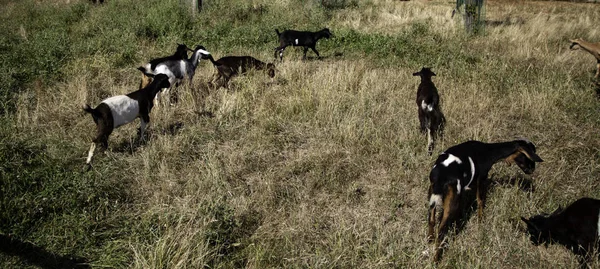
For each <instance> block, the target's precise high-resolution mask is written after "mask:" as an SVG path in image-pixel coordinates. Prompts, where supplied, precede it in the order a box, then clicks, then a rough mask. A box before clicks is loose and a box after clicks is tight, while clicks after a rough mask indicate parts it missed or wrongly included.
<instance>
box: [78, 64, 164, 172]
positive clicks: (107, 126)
mask: <svg viewBox="0 0 600 269" xmlns="http://www.w3.org/2000/svg"><path fill="white" fill-rule="evenodd" d="M150 76H154V75H152V74H150ZM170 86H171V84H170V83H169V77H168V76H167V75H165V74H158V75H156V76H154V79H153V80H152V83H150V84H149V85H148V86H146V87H145V88H143V89H141V90H137V91H134V92H131V93H128V94H126V95H117V96H113V97H110V98H107V99H104V100H103V101H102V102H101V103H100V104H99V105H98V106H97V107H96V108H91V107H90V106H89V105H88V104H84V105H83V110H84V111H85V112H87V113H90V114H91V115H92V117H93V118H94V122H95V123H96V137H95V138H94V139H93V140H92V145H91V146H90V151H89V153H88V157H87V160H86V164H87V167H88V169H89V168H90V167H91V162H92V157H94V151H95V150H96V146H100V147H101V148H102V149H103V150H104V149H107V148H108V136H110V134H111V133H112V131H113V130H114V129H115V128H117V127H119V126H121V125H124V124H127V123H130V122H132V121H133V120H135V119H136V118H140V120H141V123H140V137H141V138H143V137H144V131H145V129H146V125H147V124H148V123H150V111H151V110H152V107H153V105H154V103H153V99H154V96H156V94H157V93H158V92H159V91H160V90H161V89H163V88H169V87H170Z"/></svg>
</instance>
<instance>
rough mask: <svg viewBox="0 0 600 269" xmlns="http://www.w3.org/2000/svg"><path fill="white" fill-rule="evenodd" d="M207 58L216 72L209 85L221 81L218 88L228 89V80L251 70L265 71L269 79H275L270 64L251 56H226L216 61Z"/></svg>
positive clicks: (210, 57)
mask: <svg viewBox="0 0 600 269" xmlns="http://www.w3.org/2000/svg"><path fill="white" fill-rule="evenodd" d="M208 58H209V60H210V61H211V62H212V63H213V65H214V66H215V68H217V72H216V73H215V74H214V75H213V79H212V80H211V82H210V83H211V84H214V83H215V82H217V81H218V80H220V79H221V80H222V82H221V83H220V84H219V85H218V87H220V86H225V87H228V85H229V80H230V79H231V78H232V77H234V76H237V75H241V74H244V73H246V72H248V71H249V70H251V69H255V70H266V71H267V73H268V75H269V77H271V78H273V77H275V66H274V65H273V64H272V63H268V64H267V63H264V62H262V61H260V60H258V59H256V58H254V57H251V56H226V57H223V58H221V59H219V60H216V61H215V60H214V58H213V57H212V55H210V56H209V57H208Z"/></svg>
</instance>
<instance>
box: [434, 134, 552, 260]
mask: <svg viewBox="0 0 600 269" xmlns="http://www.w3.org/2000/svg"><path fill="white" fill-rule="evenodd" d="M535 151H536V150H535V145H534V144H533V143H531V142H529V141H527V140H515V141H510V142H503V143H483V142H479V141H467V142H464V143H462V144H459V145H456V146H453V147H451V148H449V149H447V150H446V151H445V152H443V153H442V154H440V156H439V157H438V158H437V160H436V161H435V165H434V166H433V168H432V169H431V173H430V174H429V180H430V186H429V214H428V221H429V230H428V237H427V239H428V241H429V242H432V241H433V240H434V227H435V225H436V223H439V227H438V230H437V237H436V238H435V243H436V244H435V246H436V254H435V257H434V261H436V262H437V261H439V259H440V258H441V255H442V252H443V248H442V247H441V246H442V243H443V242H444V238H445V235H446V233H447V232H448V229H449V228H450V225H451V224H452V223H453V222H454V221H455V220H456V219H457V217H458V216H459V215H460V214H459V213H460V210H461V205H460V194H461V193H462V192H464V191H468V190H471V188H476V194H477V207H478V210H477V211H478V212H477V213H478V218H479V220H481V219H482V218H483V207H484V205H485V195H486V192H487V190H486V188H487V186H488V185H487V184H485V183H486V182H485V181H487V177H488V173H489V171H490V169H491V168H492V166H493V165H494V164H495V163H496V162H498V161H500V160H502V159H504V160H506V162H508V163H509V164H512V163H516V164H517V165H518V166H519V167H520V168H521V170H523V172H525V173H527V174H531V173H533V171H534V170H535V163H536V162H542V159H541V158H540V157H539V156H538V155H537V154H536V153H535ZM521 155H524V156H521ZM436 210H440V211H441V212H440V215H439V216H437V217H436Z"/></svg>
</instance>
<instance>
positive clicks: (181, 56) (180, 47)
mask: <svg viewBox="0 0 600 269" xmlns="http://www.w3.org/2000/svg"><path fill="white" fill-rule="evenodd" d="M188 51H192V49H190V48H188V47H187V46H186V45H185V44H177V49H176V50H175V53H174V54H173V55H169V56H167V57H162V58H156V59H152V60H150V61H149V62H148V63H147V64H146V65H145V66H144V71H145V70H155V69H156V66H157V65H159V64H161V63H165V62H169V61H181V60H187V59H188V54H187V52H188ZM148 73H151V72H148ZM150 82H152V77H149V76H146V73H144V72H143V71H142V81H141V82H140V89H143V88H145V87H146V86H148V84H150Z"/></svg>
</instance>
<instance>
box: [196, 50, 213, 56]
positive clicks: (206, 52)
mask: <svg viewBox="0 0 600 269" xmlns="http://www.w3.org/2000/svg"><path fill="white" fill-rule="evenodd" d="M197 51H198V52H199V53H202V54H204V55H210V52H208V51H205V50H203V49H199V50H197Z"/></svg>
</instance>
